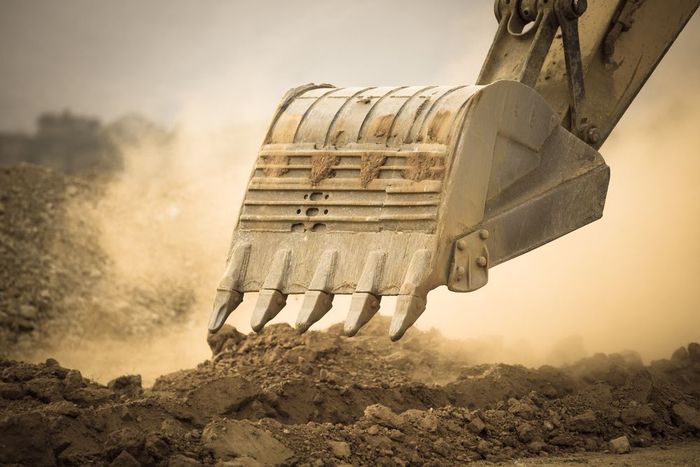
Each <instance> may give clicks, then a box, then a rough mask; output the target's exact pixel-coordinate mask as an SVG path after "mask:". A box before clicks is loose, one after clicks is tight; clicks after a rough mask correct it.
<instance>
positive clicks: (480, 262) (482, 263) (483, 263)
mask: <svg viewBox="0 0 700 467" xmlns="http://www.w3.org/2000/svg"><path fill="white" fill-rule="evenodd" d="M476 264H478V265H479V266H480V267H482V268H483V267H486V265H487V264H488V260H487V259H486V257H485V256H479V257H478V258H477V259H476Z"/></svg>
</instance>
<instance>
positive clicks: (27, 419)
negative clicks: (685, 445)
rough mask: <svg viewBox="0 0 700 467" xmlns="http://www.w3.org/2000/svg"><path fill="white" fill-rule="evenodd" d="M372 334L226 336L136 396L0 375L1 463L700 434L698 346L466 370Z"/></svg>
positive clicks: (428, 452) (416, 457) (360, 461)
mask: <svg viewBox="0 0 700 467" xmlns="http://www.w3.org/2000/svg"><path fill="white" fill-rule="evenodd" d="M385 320H386V319H382V318H377V319H375V320H373V321H372V322H371V323H370V325H368V326H367V327H366V328H365V329H363V331H362V332H361V333H360V335H359V336H358V337H355V338H345V337H342V336H341V334H340V331H341V326H340V325H336V326H333V327H331V328H330V329H329V330H327V331H324V332H310V333H307V334H304V335H298V334H297V333H296V332H295V331H294V330H293V329H292V328H291V327H290V326H288V325H286V324H281V325H273V326H270V327H268V328H266V329H265V331H264V332H262V333H261V334H260V335H256V334H250V335H244V334H241V333H239V332H238V331H236V330H235V329H233V328H231V327H229V326H227V327H225V328H224V329H223V330H222V331H221V332H220V333H219V334H217V335H215V336H210V340H209V341H210V346H211V348H212V352H213V353H212V358H211V359H210V360H207V361H205V362H203V363H202V364H200V365H199V366H198V367H197V368H195V369H191V370H185V371H179V372H176V373H172V374H169V375H164V376H162V377H160V378H159V379H158V380H157V381H156V383H155V385H154V386H153V387H152V388H149V389H144V388H143V387H142V386H141V378H140V377H139V376H134V375H127V376H123V377H120V378H117V379H116V380H114V381H111V382H110V383H109V384H108V385H106V386H102V385H99V384H97V383H94V382H92V381H89V380H87V379H85V378H83V377H82V376H81V375H80V372H79V371H77V370H69V369H67V368H63V367H61V366H60V364H59V363H58V362H56V361H54V360H51V359H50V360H48V361H47V362H46V363H44V364H38V365H33V364H28V363H22V362H14V361H8V360H4V361H2V362H0V368H2V370H1V371H0V380H1V381H2V382H1V383H0V410H1V411H2V414H3V418H2V420H0V463H3V464H25V465H55V464H59V465H78V464H86V463H97V464H110V463H111V464H113V465H138V464H144V465H153V464H157V465H197V464H212V463H216V462H219V461H231V462H234V463H235V464H233V465H261V464H283V465H340V464H353V465H424V464H425V465H454V464H455V463H465V462H469V461H480V460H486V461H489V462H509V461H514V460H515V459H520V458H530V457H534V458H538V459H540V460H542V459H550V458H552V457H554V458H556V457H557V456H562V455H572V454H573V455H576V456H581V455H584V453H587V452H592V453H595V452H606V451H607V452H611V451H613V452H614V451H618V452H619V455H621V456H622V455H625V454H626V453H627V452H628V451H629V450H634V451H636V450H638V449H639V448H645V447H650V446H657V445H666V444H668V443H670V442H679V441H688V440H696V441H697V440H698V435H700V411H698V408H699V407H700V345H698V344H691V345H689V346H688V347H683V348H681V349H679V350H678V351H677V352H676V353H674V355H673V357H672V358H671V359H670V360H661V361H656V362H653V363H652V364H651V365H648V366H644V365H643V364H642V363H641V362H640V361H639V359H638V358H636V357H635V356H634V355H602V354H600V355H595V356H594V357H591V358H587V359H584V360H582V361H580V362H578V363H576V364H574V365H571V366H568V367H563V368H553V367H541V368H538V369H528V368H525V367H522V366H512V365H504V364H496V365H479V366H469V364H468V363H467V359H466V358H465V357H466V356H460V354H459V351H458V350H457V349H456V348H455V347H453V344H454V343H450V342H449V341H447V340H445V339H443V338H442V337H440V335H439V334H437V333H435V332H422V331H416V330H412V331H411V332H410V333H409V334H408V335H407V336H406V338H405V339H404V340H402V341H401V342H400V343H398V344H395V343H391V342H390V341H389V340H388V339H387V338H386V336H385V335H384V329H385V327H386V325H387V323H386V322H385Z"/></svg>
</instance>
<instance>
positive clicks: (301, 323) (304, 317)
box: [296, 290, 333, 333]
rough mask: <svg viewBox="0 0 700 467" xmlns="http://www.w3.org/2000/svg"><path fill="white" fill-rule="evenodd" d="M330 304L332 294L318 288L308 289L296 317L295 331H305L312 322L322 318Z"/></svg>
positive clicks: (331, 302)
mask: <svg viewBox="0 0 700 467" xmlns="http://www.w3.org/2000/svg"><path fill="white" fill-rule="evenodd" d="M332 306H333V295H331V294H329V293H326V292H322V291H320V290H308V291H307V292H306V294H305V295H304V302H303V303H302V305H301V310H300V311H299V316H298V317H297V322H296V328H297V331H299V332H300V333H304V332H306V331H307V330H308V329H309V328H310V327H311V325H312V324H314V323H315V322H316V321H318V320H319V319H321V318H323V316H324V315H325V314H326V313H328V311H329V310H330V309H331V307H332Z"/></svg>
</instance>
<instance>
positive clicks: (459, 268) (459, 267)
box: [457, 266, 466, 277]
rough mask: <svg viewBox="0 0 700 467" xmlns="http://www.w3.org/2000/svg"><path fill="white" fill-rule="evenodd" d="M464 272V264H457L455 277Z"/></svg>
mask: <svg viewBox="0 0 700 467" xmlns="http://www.w3.org/2000/svg"><path fill="white" fill-rule="evenodd" d="M465 272H466V271H465V269H464V266H457V277H464V273H465Z"/></svg>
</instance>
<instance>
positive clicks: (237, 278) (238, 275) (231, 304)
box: [209, 243, 250, 332]
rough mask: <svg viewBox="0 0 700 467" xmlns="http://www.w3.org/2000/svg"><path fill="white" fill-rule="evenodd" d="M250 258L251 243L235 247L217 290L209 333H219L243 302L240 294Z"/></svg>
mask: <svg viewBox="0 0 700 467" xmlns="http://www.w3.org/2000/svg"><path fill="white" fill-rule="evenodd" d="M249 258H250V243H241V244H238V245H236V246H235V247H234V249H233V252H232V253H231V256H230V258H229V260H228V263H227V264H226V270H225V271H224V275H223V277H222V278H221V281H220V282H219V287H217V289H216V297H214V306H213V309H212V312H211V316H210V318H209V331H210V332H217V331H218V330H219V329H221V326H223V325H224V323H225V322H226V318H228V316H229V315H230V314H231V312H232V311H233V310H235V309H236V308H237V307H238V305H240V304H241V302H242V301H243V293H242V292H240V289H241V285H242V282H243V278H244V277H245V273H246V269H247V268H248V260H249Z"/></svg>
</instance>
